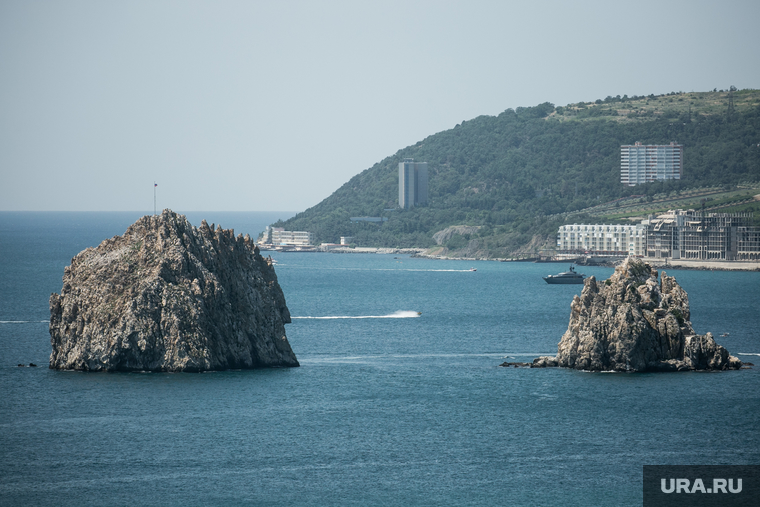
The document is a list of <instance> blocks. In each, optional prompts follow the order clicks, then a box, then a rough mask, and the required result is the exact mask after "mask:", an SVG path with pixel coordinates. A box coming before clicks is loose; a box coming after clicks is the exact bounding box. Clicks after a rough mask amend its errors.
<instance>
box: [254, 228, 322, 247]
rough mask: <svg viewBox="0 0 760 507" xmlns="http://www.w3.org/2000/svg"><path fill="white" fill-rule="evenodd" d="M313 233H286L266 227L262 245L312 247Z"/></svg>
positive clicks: (280, 229) (282, 230)
mask: <svg viewBox="0 0 760 507" xmlns="http://www.w3.org/2000/svg"><path fill="white" fill-rule="evenodd" d="M313 242H314V233H312V232H306V231H286V230H285V229H283V228H282V227H272V228H269V227H267V230H266V231H265V232H264V243H267V244H271V245H273V246H312V244H313Z"/></svg>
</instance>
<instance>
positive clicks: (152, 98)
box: [0, 0, 760, 212]
mask: <svg viewBox="0 0 760 507" xmlns="http://www.w3.org/2000/svg"><path fill="white" fill-rule="evenodd" d="M759 19H760V1H757V0H748V1H723V2H716V1H709V2H708V1H679V2H668V1H656V2H650V1H640V2H610V1H609V0H608V1H585V2H567V1H556V2H541V1H534V2H525V1H520V2H510V1H506V0H502V1H473V0H467V1H461V2H444V1H430V2H423V1H413V0H404V1H399V2H396V1H385V0H381V1H376V2H363V1H355V0H352V1H346V2H338V1H309V2H301V1H280V0H278V1H275V0H271V1H267V2H260V1H242V2H236V1H219V0H215V1H204V2H194V1H156V0H150V1H146V2H142V1H135V0H128V1H104V0H98V1H82V2H75V1H65V0H62V1H61V0H57V1H30V0H23V1H10V0H0V210H93V211H100V210H104V211H107V210H114V211H120V210H129V211H139V210H145V211H146V212H147V211H152V209H153V182H154V180H155V181H156V182H157V183H158V189H157V190H158V207H159V208H164V207H169V208H172V209H174V210H177V211H191V210H208V211H265V210H273V211H280V210H289V211H301V210H304V209H306V208H308V207H310V206H313V205H314V204H316V203H318V202H319V201H321V200H322V199H324V198H325V197H327V196H328V195H330V194H331V193H332V192H333V191H334V190H335V189H337V188H338V187H339V186H340V185H342V184H343V183H345V182H346V181H348V179H350V178H351V177H352V176H353V175H355V174H357V173H359V172H361V171H363V170H364V169H366V168H368V167H370V166H372V165H373V164H374V163H376V162H378V161H380V160H381V159H382V158H384V157H386V156H388V155H392V154H393V153H395V152H396V151H398V150H399V149H401V148H403V147H406V146H408V145H411V144H414V143H416V142H417V141H419V140H421V139H423V138H425V137H427V136H429V135H431V134H434V133H436V132H440V131H442V130H447V129H449V128H452V127H453V126H454V125H456V124H457V123H459V122H461V121H462V120H469V119H471V118H474V117H476V116H480V115H497V114H499V113H500V112H502V111H504V110H505V109H507V108H515V107H518V106H533V105H536V104H539V103H541V102H546V101H549V102H552V103H554V104H556V105H565V104H568V103H571V102H578V101H591V100H595V99H598V98H604V97H606V96H607V95H618V94H620V95H623V94H628V95H645V94H650V93H655V94H658V93H667V92H670V91H706V90H712V89H713V88H718V89H721V88H723V89H726V88H728V87H729V86H730V85H735V86H737V87H738V88H740V89H741V88H760V29H759V28H758V20H759Z"/></svg>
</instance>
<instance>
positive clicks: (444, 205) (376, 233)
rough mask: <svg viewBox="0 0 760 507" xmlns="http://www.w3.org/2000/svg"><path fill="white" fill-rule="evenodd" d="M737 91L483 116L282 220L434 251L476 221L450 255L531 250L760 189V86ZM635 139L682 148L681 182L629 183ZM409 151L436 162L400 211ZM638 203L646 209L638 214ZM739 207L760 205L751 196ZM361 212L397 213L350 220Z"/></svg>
mask: <svg viewBox="0 0 760 507" xmlns="http://www.w3.org/2000/svg"><path fill="white" fill-rule="evenodd" d="M731 98H732V102H733V106H732V107H729V92H728V91H713V92H700V93H694V92H692V93H675V92H674V93H670V94H667V95H660V96H654V95H650V96H648V97H630V98H629V97H626V96H624V97H619V96H618V97H607V98H606V99H600V100H597V101H596V102H594V103H578V104H569V105H567V106H564V107H554V106H553V105H552V104H549V103H544V104H539V105H537V106H535V107H525V108H517V109H516V110H512V109H507V110H506V111H504V112H503V113H501V114H500V115H498V116H480V117H477V118H474V119H472V120H469V121H463V122H462V123H461V124H459V125H456V126H455V127H454V128H452V129H450V130H446V131H444V132H439V133H437V134H434V135H431V136H429V137H427V138H425V139H423V140H422V141H420V142H418V143H417V144H415V145H413V146H409V147H406V148H404V149H402V150H399V151H398V152H397V153H395V154H394V155H392V156H389V157H387V158H385V159H383V160H382V161H380V162H378V163H377V164H375V165H374V166H372V167H371V168H369V169H367V170H365V171H363V172H361V173H360V174H357V175H356V176H354V177H353V178H351V180H350V181H348V182H347V183H346V184H344V185H343V186H342V187H340V188H339V189H338V190H336V191H335V192H334V193H333V194H332V195H331V196H330V197H328V198H327V199H325V200H324V201H322V202H321V203H319V204H317V205H316V206H314V207H312V208H309V209H308V210H306V211H304V212H302V213H299V214H298V215H296V216H295V217H293V218H291V219H290V220H288V221H286V222H279V223H277V224H275V225H276V226H279V227H286V228H287V229H290V230H308V231H312V232H314V233H315V234H316V238H317V241H318V242H337V241H338V240H339V237H340V236H353V237H354V238H355V243H356V244H358V245H361V246H385V247H433V246H437V245H436V242H435V241H434V240H433V234H434V233H436V232H438V231H440V230H442V229H445V228H446V227H448V226H452V225H474V226H480V228H479V229H478V230H477V231H476V232H471V233H470V234H467V235H464V236H462V235H459V234H454V235H452V236H451V237H450V238H449V239H448V240H447V241H446V242H445V243H444V244H443V245H441V246H440V249H441V251H442V253H445V254H448V255H452V256H469V257H512V256H516V255H520V254H522V255H534V254H535V253H537V251H538V249H540V248H546V247H549V248H551V247H552V246H553V243H554V237H555V234H556V230H557V227H558V226H559V225H562V224H563V223H568V222H569V223H580V222H581V221H584V222H587V223H602V222H609V221H610V220H611V219H613V218H614V219H624V218H625V216H632V215H635V214H636V213H640V212H642V210H643V209H644V208H643V207H645V206H646V205H647V203H652V204H654V203H655V202H659V203H663V205H665V204H664V203H665V201H666V200H668V199H670V198H676V197H677V196H678V195H681V194H683V195H685V194H687V193H695V192H698V189H705V188H707V187H713V188H715V187H717V190H716V191H725V192H729V191H734V190H735V189H736V188H737V185H739V186H744V187H747V188H751V187H755V186H756V185H755V184H756V183H758V182H760V90H740V91H733V92H731ZM635 141H641V142H642V143H644V144H667V143H669V142H670V141H676V142H678V143H679V144H682V145H683V146H684V176H683V179H681V180H680V181H668V182H655V183H650V184H646V185H639V186H635V187H628V186H624V185H622V184H621V183H620V146H621V145H623V144H633V143H634V142H635ZM407 157H410V158H414V159H415V160H416V161H420V162H422V161H426V162H428V173H429V202H428V203H427V204H426V205H423V206H419V207H415V208H413V209H409V210H401V209H397V206H398V163H399V162H400V161H401V160H402V159H404V158H407ZM747 192H750V193H751V190H747ZM713 193H714V192H713ZM755 193H760V190H759V191H758V192H755ZM634 195H635V196H636V197H634V198H632V199H628V200H629V201H632V202H630V203H628V204H631V214H629V215H626V214H625V213H619V212H618V211H623V210H618V209H615V208H614V207H612V208H611V209H609V210H607V211H606V212H604V211H603V209H604V206H603V205H604V203H609V202H611V201H616V200H619V199H622V198H627V197H628V198H630V196H634ZM621 202H623V203H625V202H627V201H621ZM633 204H639V205H640V206H639V208H638V209H637V210H636V211H633V208H634V206H633ZM617 206H618V207H619V206H620V202H619V203H618V205H617ZM642 206H643V207H642ZM742 206H743V207H742V210H743V211H752V210H753V209H754V205H753V203H752V202H749V201H744V202H743V204H742ZM600 209H601V211H600ZM757 210H758V211H760V206H758V208H757ZM616 212H618V213H616ZM758 214H759V215H760V213H758ZM613 215H614V216H613ZM352 216H384V217H388V221H387V222H385V223H383V224H382V225H378V224H374V223H367V222H364V223H351V221H350V217H352Z"/></svg>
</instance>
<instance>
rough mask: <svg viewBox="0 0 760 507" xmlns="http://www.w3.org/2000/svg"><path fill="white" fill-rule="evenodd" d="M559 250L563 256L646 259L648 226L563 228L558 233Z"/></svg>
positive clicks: (583, 225)
mask: <svg viewBox="0 0 760 507" xmlns="http://www.w3.org/2000/svg"><path fill="white" fill-rule="evenodd" d="M557 251H558V252H559V253H563V254H583V253H592V254H598V255H635V256H639V257H641V256H644V255H646V251H647V228H646V226H645V225H585V224H581V225H578V224H573V225H563V226H561V227H560V228H559V231H558V232H557Z"/></svg>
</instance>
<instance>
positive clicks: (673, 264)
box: [262, 247, 760, 271]
mask: <svg viewBox="0 0 760 507" xmlns="http://www.w3.org/2000/svg"><path fill="white" fill-rule="evenodd" d="M262 251H267V250H264V249H262ZM269 251H270V252H284V253H287V252H289V251H293V250H269ZM308 251H310V252H320V250H308ZM427 251H428V249H425V248H384V247H355V248H349V247H342V248H332V249H329V250H324V251H322V252H324V253H333V254H383V255H411V256H412V257H414V258H419V259H434V260H449V261H468V262H474V261H491V262H536V259H535V257H528V258H517V259H515V258H508V257H506V258H499V257H492V258H484V257H450V256H446V255H431V254H427V253H426V252H427ZM641 260H643V261H644V262H646V263H647V264H649V265H650V266H652V267H653V268H655V269H659V270H663V269H664V270H668V269H686V270H698V271H760V260H758V261H724V260H691V259H649V258H646V257H642V258H641ZM568 261H569V262H573V261H572V260H568ZM568 261H543V262H547V263H548V262H554V263H566V262H568ZM618 263H619V262H604V263H599V264H595V265H596V266H602V267H610V268H614V267H615V266H616V265H617V264H618ZM578 265H583V264H578Z"/></svg>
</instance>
